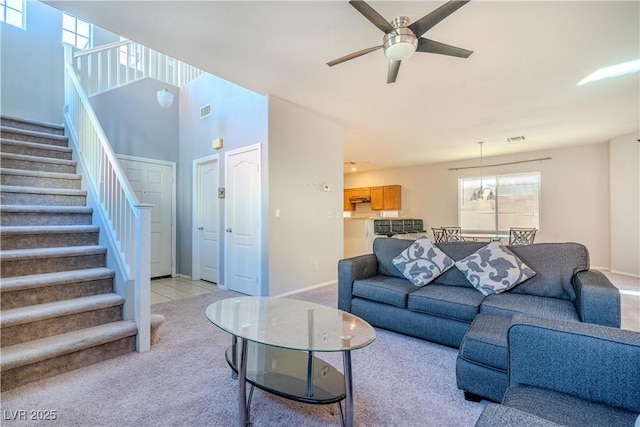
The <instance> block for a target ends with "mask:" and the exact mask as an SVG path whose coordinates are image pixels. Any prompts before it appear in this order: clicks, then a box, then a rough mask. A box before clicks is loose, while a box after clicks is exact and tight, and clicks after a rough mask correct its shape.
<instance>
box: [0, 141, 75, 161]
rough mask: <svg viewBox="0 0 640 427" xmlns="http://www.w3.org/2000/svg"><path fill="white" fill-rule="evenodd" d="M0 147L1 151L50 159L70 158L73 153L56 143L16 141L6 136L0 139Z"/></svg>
mask: <svg viewBox="0 0 640 427" xmlns="http://www.w3.org/2000/svg"><path fill="white" fill-rule="evenodd" d="M0 148H1V149H2V152H3V153H13V154H23V155H26V156H37V157H48V158H52V159H65V160H71V156H72V154H73V150H72V149H71V148H68V147H59V146H57V145H50V144H40V143H37V142H27V141H18V140H14V139H6V138H2V139H0Z"/></svg>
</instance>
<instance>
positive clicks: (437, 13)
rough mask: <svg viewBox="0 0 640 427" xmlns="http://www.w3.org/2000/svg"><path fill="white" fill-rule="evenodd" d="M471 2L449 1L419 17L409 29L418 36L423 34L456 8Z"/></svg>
mask: <svg viewBox="0 0 640 427" xmlns="http://www.w3.org/2000/svg"><path fill="white" fill-rule="evenodd" d="M467 3H469V0H464V1H449V2H447V3H445V4H443V5H442V6H440V7H439V8H437V9H436V10H434V11H433V12H431V13H430V14H428V15H425V16H423V17H422V18H420V19H418V20H417V21H416V22H414V23H413V24H410V25H409V29H410V30H411V31H413V34H415V35H416V37H420V36H422V35H423V34H424V33H426V32H427V31H429V30H430V29H431V28H433V27H435V25H436V24H437V23H439V22H440V21H442V20H443V19H444V18H446V17H447V16H449V15H451V14H452V13H453V12H455V11H456V10H458V9H460V8H461V7H462V6H464V5H465V4H467Z"/></svg>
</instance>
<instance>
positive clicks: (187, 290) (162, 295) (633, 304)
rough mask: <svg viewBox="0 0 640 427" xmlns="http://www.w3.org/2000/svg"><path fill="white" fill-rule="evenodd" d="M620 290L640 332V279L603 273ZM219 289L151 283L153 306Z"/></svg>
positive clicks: (627, 315)
mask: <svg viewBox="0 0 640 427" xmlns="http://www.w3.org/2000/svg"><path fill="white" fill-rule="evenodd" d="M603 273H604V274H605V275H606V276H607V277H608V278H609V280H611V283H613V284H614V285H615V286H616V287H617V288H618V289H620V304H621V307H622V329H630V330H633V331H638V332H640V278H636V277H629V276H623V275H621V274H615V273H611V272H609V271H603ZM217 289H218V287H217V286H216V285H215V284H214V283H211V282H205V281H203V280H191V279H189V278H184V277H168V278H164V279H154V280H152V281H151V304H159V303H161V302H168V301H173V300H177V299H180V298H188V297H192V296H195V295H202V294H206V293H209V292H214V291H216V290H217Z"/></svg>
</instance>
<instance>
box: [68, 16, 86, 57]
mask: <svg viewBox="0 0 640 427" xmlns="http://www.w3.org/2000/svg"><path fill="white" fill-rule="evenodd" d="M62 43H66V44H70V45H72V46H75V47H77V48H78V49H88V48H90V47H91V25H90V24H89V23H87V22H84V21H82V20H80V19H77V18H74V17H73V16H71V15H67V14H66V13H63V14H62Z"/></svg>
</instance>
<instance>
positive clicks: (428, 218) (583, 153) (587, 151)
mask: <svg viewBox="0 0 640 427" xmlns="http://www.w3.org/2000/svg"><path fill="white" fill-rule="evenodd" d="M549 156H551V157H552V160H547V161H542V162H533V163H520V164H515V165H509V166H497V167H485V168H484V171H485V173H486V174H507V173H519V172H531V171H540V172H541V202H540V203H541V213H540V230H539V232H538V234H537V235H536V242H563V241H573V242H579V243H582V244H584V245H586V246H587V248H588V249H589V253H590V257H591V265H592V266H594V267H605V268H606V267H609V260H610V245H609V206H608V194H609V149H608V144H606V143H603V144H596V145H585V146H579V147H571V148H563V149H556V150H545V151H538V152H530V153H524V154H517V155H508V156H495V157H485V158H484V164H485V165H491V164H497V163H507V162H513V161H521V160H528V159H535V158H542V157H549ZM478 164H479V159H473V160H468V161H459V162H451V163H437V164H427V165H421V166H413V167H406V168H397V169H387V170H380V171H372V172H361V173H350V174H346V175H345V188H350V187H364V186H378V185H387V184H400V185H402V211H401V213H400V214H401V216H410V217H414V218H422V219H424V221H425V228H426V229H429V228H431V227H440V226H446V225H456V224H457V223H458V204H457V203H458V181H457V180H458V178H459V177H464V176H479V174H480V170H479V169H469V170H460V171H450V170H449V168H455V167H464V166H476V165H478Z"/></svg>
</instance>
